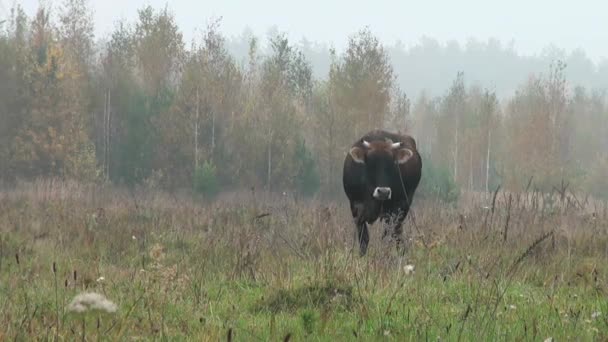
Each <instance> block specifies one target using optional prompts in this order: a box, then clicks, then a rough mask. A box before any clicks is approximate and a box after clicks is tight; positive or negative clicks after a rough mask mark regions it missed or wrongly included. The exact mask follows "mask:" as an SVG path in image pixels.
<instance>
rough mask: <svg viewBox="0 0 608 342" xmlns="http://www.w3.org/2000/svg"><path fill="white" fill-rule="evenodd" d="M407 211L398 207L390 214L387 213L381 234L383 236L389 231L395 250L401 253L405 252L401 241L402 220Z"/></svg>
mask: <svg viewBox="0 0 608 342" xmlns="http://www.w3.org/2000/svg"><path fill="white" fill-rule="evenodd" d="M407 212H408V210H407V209H404V208H399V209H397V210H396V211H395V212H393V213H392V214H391V215H387V217H386V218H385V226H386V227H385V229H384V234H383V238H384V237H385V236H387V235H388V234H389V232H390V234H391V238H392V240H394V241H395V243H396V245H397V251H398V252H399V253H400V254H402V255H403V254H404V253H405V243H404V241H403V221H404V220H405V217H406V216H407ZM391 228H392V229H391Z"/></svg>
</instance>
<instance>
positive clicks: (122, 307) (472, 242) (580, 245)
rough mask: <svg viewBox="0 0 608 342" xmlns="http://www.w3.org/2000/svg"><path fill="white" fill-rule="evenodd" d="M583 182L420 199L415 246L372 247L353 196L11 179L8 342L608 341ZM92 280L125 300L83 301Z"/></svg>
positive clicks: (1, 197) (377, 229)
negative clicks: (546, 191)
mask: <svg viewBox="0 0 608 342" xmlns="http://www.w3.org/2000/svg"><path fill="white" fill-rule="evenodd" d="M340 195H341V194H340ZM583 197H584V196H581V195H580V194H576V195H575V194H573V193H571V192H569V191H567V189H562V191H561V193H560V191H555V192H554V193H553V195H552V196H551V197H549V196H548V195H543V194H540V193H536V192H527V193H526V194H525V195H523V194H518V193H506V192H503V191H500V190H499V191H497V192H494V193H492V194H463V196H462V197H461V199H460V200H459V202H458V203H456V204H444V203H441V202H437V201H433V200H430V199H422V198H420V199H418V198H417V199H415V200H414V205H413V208H412V211H411V215H410V216H409V217H408V219H407V220H406V221H405V233H406V236H407V251H406V253H405V255H403V256H401V255H399V254H398V253H397V251H396V249H395V246H394V244H393V243H392V242H391V241H382V240H381V239H380V235H381V228H382V227H381V226H380V224H376V225H374V226H372V227H371V234H372V237H371V243H370V248H369V251H368V254H367V255H366V256H365V257H359V256H358V249H357V246H356V245H355V244H354V226H353V223H352V218H351V217H350V212H349V210H348V205H347V204H348V203H347V201H346V200H345V199H344V200H332V201H329V200H302V199H295V198H293V197H291V196H289V195H285V196H283V195H267V194H265V193H263V192H262V191H257V192H256V190H251V191H243V192H239V193H234V194H230V195H223V196H221V197H220V198H218V199H217V200H214V201H205V200H203V199H196V198H193V197H191V196H189V195H186V194H169V193H164V192H161V191H156V190H146V189H139V190H133V191H128V190H125V189H116V188H109V187H99V186H95V185H82V184H77V183H69V182H52V181H40V182H32V183H27V184H20V185H18V186H16V187H11V188H8V187H6V188H4V189H3V190H1V191H0V341H4V340H7V341H8V340H17V341H26V340H28V341H29V340H45V341H46V340H53V341H57V340H59V341H65V340H88V341H93V340H104V341H105V340H108V341H114V340H117V341H118V340H120V341H131V340H166V341H187V340H188V341H189V340H192V341H194V340H196V341H217V340H233V341H258V340H261V341H286V340H290V341H353V340H395V341H421V340H425V341H430V340H432V341H437V340H441V341H461V340H462V341H473V340H474V341H496V340H501V341H502V340H508V341H512V340H514V341H544V340H547V339H553V340H555V341H564V340H578V341H590V340H608V299H607V296H606V291H607V290H608V288H607V285H608V283H607V280H608V278H607V277H608V217H607V212H606V211H607V210H606V204H605V203H601V202H594V201H592V200H590V199H589V198H588V197H585V198H583ZM337 198H340V196H337ZM353 247H355V248H353ZM83 292H96V293H99V294H102V295H103V296H105V297H106V298H107V300H109V301H111V302H113V303H114V304H115V305H116V310H115V311H114V310H105V311H110V312H105V311H104V310H97V311H95V310H93V311H91V310H89V311H86V310H85V311H84V312H75V311H74V310H73V309H72V306H71V305H70V303H71V302H72V300H73V298H74V297H75V296H77V295H78V294H81V293H83Z"/></svg>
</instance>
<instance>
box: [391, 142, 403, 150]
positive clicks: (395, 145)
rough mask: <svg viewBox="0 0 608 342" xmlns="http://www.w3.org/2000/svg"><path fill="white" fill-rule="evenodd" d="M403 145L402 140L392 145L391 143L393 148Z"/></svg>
mask: <svg viewBox="0 0 608 342" xmlns="http://www.w3.org/2000/svg"><path fill="white" fill-rule="evenodd" d="M402 145H403V143H402V142H396V143H394V144H392V145H391V148H392V149H395V148H399V147H401V146H402Z"/></svg>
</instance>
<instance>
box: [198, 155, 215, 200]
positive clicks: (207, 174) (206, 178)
mask: <svg viewBox="0 0 608 342" xmlns="http://www.w3.org/2000/svg"><path fill="white" fill-rule="evenodd" d="M219 189H220V183H219V180H218V177H217V170H216V168H215V164H213V162H212V161H208V160H206V161H205V162H204V163H203V166H202V167H200V168H198V169H197V170H195V171H194V191H195V192H197V193H199V194H203V195H205V196H208V197H214V196H216V195H217V194H218V192H219Z"/></svg>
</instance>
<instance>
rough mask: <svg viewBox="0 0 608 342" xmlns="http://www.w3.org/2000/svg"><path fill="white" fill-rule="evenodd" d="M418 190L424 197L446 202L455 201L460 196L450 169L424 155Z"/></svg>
mask: <svg viewBox="0 0 608 342" xmlns="http://www.w3.org/2000/svg"><path fill="white" fill-rule="evenodd" d="M418 192H419V193H420V196H421V197H422V198H435V199H439V200H440V201H442V202H445V203H454V202H456V201H457V200H458V198H459V196H460V189H459V188H458V185H457V184H456V182H455V181H454V177H452V174H451V173H450V171H449V170H448V169H447V168H446V167H441V166H437V165H435V164H434V163H433V162H432V161H431V160H430V159H429V158H424V157H423V159H422V178H421V180H420V188H419V190H418Z"/></svg>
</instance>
